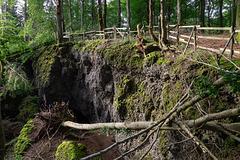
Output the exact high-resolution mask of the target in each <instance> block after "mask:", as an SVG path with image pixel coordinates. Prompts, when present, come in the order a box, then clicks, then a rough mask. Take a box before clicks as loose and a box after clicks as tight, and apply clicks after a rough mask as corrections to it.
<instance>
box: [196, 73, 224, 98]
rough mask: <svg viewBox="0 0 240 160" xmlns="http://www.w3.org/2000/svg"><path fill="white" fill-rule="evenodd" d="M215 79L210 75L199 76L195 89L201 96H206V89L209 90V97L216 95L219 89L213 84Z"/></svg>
mask: <svg viewBox="0 0 240 160" xmlns="http://www.w3.org/2000/svg"><path fill="white" fill-rule="evenodd" d="M212 83H213V81H212V79H211V78H209V77H205V76H202V77H199V78H196V79H195V83H194V87H193V88H194V90H195V91H196V92H197V94H198V95H200V96H204V95H205V94H206V91H208V92H209V97H211V96H213V95H216V94H217V93H218V92H219V90H218V89H216V88H215V87H214V86H213V85H212Z"/></svg>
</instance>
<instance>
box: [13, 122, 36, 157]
mask: <svg viewBox="0 0 240 160" xmlns="http://www.w3.org/2000/svg"><path fill="white" fill-rule="evenodd" d="M34 129H36V127H35V126H34V122H33V120H32V119H31V120H29V121H28V122H27V123H26V124H25V125H24V126H23V128H22V130H21V131H20V135H19V136H18V141H17V143H16V144H15V145H14V153H15V154H22V153H23V152H24V151H26V150H27V149H28V148H29V146H30V143H31V142H32V140H30V139H29V138H28V136H29V135H30V134H31V133H32V131H33V130H34Z"/></svg>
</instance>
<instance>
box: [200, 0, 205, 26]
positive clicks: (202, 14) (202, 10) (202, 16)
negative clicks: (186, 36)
mask: <svg viewBox="0 0 240 160" xmlns="http://www.w3.org/2000/svg"><path fill="white" fill-rule="evenodd" d="M199 23H200V25H201V27H204V26H205V0H200V1H199Z"/></svg>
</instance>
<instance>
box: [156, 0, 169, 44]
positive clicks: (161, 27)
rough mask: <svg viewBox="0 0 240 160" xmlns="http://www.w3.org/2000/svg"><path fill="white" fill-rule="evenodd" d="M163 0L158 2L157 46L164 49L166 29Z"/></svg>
mask: <svg viewBox="0 0 240 160" xmlns="http://www.w3.org/2000/svg"><path fill="white" fill-rule="evenodd" d="M164 6H165V0H160V16H159V22H158V23H159V45H160V46H161V47H163V48H166V42H167V29H166V25H165V11H164Z"/></svg>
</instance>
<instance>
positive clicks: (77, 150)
mask: <svg viewBox="0 0 240 160" xmlns="http://www.w3.org/2000/svg"><path fill="white" fill-rule="evenodd" d="M85 152H86V146H85V145H83V144H82V143H78V144H77V143H76V142H75V141H63V142H62V143H61V144H60V145H59V146H58V148H57V152H56V154H55V156H56V160H61V159H69V160H79V159H80V158H82V157H84V156H85V155H86V153H85Z"/></svg>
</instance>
